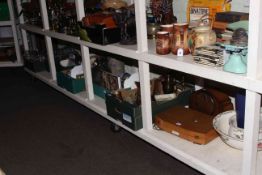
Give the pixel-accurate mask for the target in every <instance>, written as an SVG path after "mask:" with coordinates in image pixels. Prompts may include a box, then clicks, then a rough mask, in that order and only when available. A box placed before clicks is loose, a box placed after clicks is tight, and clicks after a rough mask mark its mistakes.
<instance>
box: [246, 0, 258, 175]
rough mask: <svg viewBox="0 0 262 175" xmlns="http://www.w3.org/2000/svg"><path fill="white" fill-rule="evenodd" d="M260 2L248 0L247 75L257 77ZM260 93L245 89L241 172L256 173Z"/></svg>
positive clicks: (251, 77)
mask: <svg viewBox="0 0 262 175" xmlns="http://www.w3.org/2000/svg"><path fill="white" fill-rule="evenodd" d="M261 9H262V2H261V1H260V0H252V1H250V11H249V31H248V33H249V34H248V37H249V38H248V43H249V46H248V59H247V60H248V64H247V77H248V78H250V79H257V78H259V77H261V74H262V71H261V70H260V69H261V66H262V59H261V57H262V43H261V40H262V32H261V31H262V24H261V22H260V19H261V18H262V13H261ZM260 101H261V95H260V94H258V93H256V92H253V91H250V90H246V108H245V116H246V117H245V129H244V136H245V138H244V150H243V162H242V165H243V166H242V167H243V168H242V174H243V175H247V174H248V175H253V174H256V169H257V168H256V167H257V166H258V163H257V143H258V141H257V140H258V133H259V117H260Z"/></svg>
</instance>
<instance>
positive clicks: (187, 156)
mask: <svg viewBox="0 0 262 175" xmlns="http://www.w3.org/2000/svg"><path fill="white" fill-rule="evenodd" d="M25 70H26V71H27V72H28V73H30V74H31V75H33V76H34V77H36V78H38V79H40V80H42V81H43V82H45V83H46V84H48V85H50V86H51V87H53V88H55V89H56V90H58V91H60V92H62V93H63V94H65V95H67V96H68V97H70V98H72V99H74V100H75V101H77V102H79V103H81V104H82V105H84V106H86V107H88V108H90V109H92V110H93V111H95V112H96V113H98V114H100V115H101V116H103V117H104V118H106V119H108V120H110V121H112V122H114V123H116V124H118V125H119V126H121V127H123V128H124V129H126V130H128V131H129V132H131V133H133V134H135V135H136V136H138V137H140V138H142V139H144V140H146V141H147V142H149V143H151V144H153V145H155V146H156V147H158V148H160V149H161V150H163V151H165V152H167V153H169V154H170V155H172V156H174V157H176V158H177V159H179V160H181V161H183V162H185V163H187V164H188V165H190V166H191V167H194V168H195V169H197V170H199V171H201V172H203V173H205V174H227V173H228V174H240V172H241V163H242V162H241V160H242V159H241V157H242V151H240V150H236V149H233V148H231V147H229V146H227V145H226V144H225V143H224V142H222V140H221V139H220V138H216V139H215V140H213V141H211V142H210V143H208V144H207V145H197V144H194V143H192V142H189V141H186V140H184V139H181V138H179V137H177V136H174V135H172V134H169V133H166V132H163V131H158V130H150V131H147V130H143V129H142V130H139V131H137V132H135V131H133V130H130V129H129V128H127V127H126V126H124V125H123V124H121V123H120V122H119V121H116V120H114V119H112V118H111V117H109V116H108V115H107V114H106V106H105V102H104V99H102V98H100V97H97V96H96V97H95V99H94V100H92V101H89V100H87V96H86V92H85V91H83V92H80V93H77V94H72V93H71V92H69V91H67V90H65V89H63V88H61V87H59V86H58V85H57V83H56V81H54V80H52V79H51V75H50V73H49V72H39V73H34V72H32V71H30V70H28V69H25ZM207 153H208V154H207ZM225 155H227V156H225ZM229 157H230V159H229ZM259 159H260V160H262V153H259ZM214 167H215V168H214Z"/></svg>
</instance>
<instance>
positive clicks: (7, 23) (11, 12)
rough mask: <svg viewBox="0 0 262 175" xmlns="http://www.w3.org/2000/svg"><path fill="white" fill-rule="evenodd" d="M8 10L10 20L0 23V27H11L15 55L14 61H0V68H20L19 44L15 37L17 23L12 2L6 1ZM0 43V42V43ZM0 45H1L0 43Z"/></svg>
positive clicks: (10, 0)
mask: <svg viewBox="0 0 262 175" xmlns="http://www.w3.org/2000/svg"><path fill="white" fill-rule="evenodd" d="M7 4H8V8H9V16H10V20H8V21H0V27H11V30H12V34H13V37H12V42H13V44H14V47H15V53H16V61H14V62H12V61H0V67H10V66H22V65H23V62H22V58H21V51H20V44H19V40H18V35H17V22H16V19H15V16H14V4H13V1H12V0H7ZM0 42H1V41H0ZM0 44H1V43H0Z"/></svg>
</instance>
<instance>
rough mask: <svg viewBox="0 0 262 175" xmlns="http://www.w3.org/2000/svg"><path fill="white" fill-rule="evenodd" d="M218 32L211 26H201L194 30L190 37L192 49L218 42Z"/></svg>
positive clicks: (192, 50)
mask: <svg viewBox="0 0 262 175" xmlns="http://www.w3.org/2000/svg"><path fill="white" fill-rule="evenodd" d="M216 39H217V38H216V33H215V32H214V31H213V30H212V29H211V28H210V27H209V26H199V27H196V28H194V29H193V30H192V32H191V33H190V37H189V45H190V50H191V52H192V53H193V52H194V50H195V49H196V48H198V47H202V46H208V45H212V44H215V43H216Z"/></svg>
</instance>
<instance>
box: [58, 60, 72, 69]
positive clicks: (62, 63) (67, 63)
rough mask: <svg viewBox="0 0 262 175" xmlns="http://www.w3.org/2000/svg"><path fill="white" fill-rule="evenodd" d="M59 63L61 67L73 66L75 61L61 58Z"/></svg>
mask: <svg viewBox="0 0 262 175" xmlns="http://www.w3.org/2000/svg"><path fill="white" fill-rule="evenodd" d="M60 65H61V66H62V67H73V66H75V63H74V62H73V61H72V60H70V59H66V60H61V61H60Z"/></svg>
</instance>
